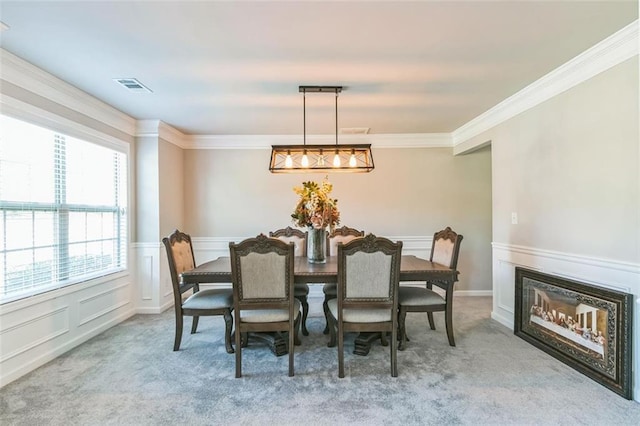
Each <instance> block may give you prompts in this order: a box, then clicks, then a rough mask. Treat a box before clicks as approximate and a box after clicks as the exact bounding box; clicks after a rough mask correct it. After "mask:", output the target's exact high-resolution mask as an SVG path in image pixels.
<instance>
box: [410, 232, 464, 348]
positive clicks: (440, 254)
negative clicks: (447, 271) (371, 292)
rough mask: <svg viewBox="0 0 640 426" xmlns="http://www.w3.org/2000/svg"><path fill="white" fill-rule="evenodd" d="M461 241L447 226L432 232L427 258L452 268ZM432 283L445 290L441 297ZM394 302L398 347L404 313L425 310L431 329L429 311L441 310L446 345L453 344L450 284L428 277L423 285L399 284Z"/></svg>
mask: <svg viewBox="0 0 640 426" xmlns="http://www.w3.org/2000/svg"><path fill="white" fill-rule="evenodd" d="M461 242H462V235H460V234H457V233H456V232H454V231H453V230H451V228H450V227H448V226H447V227H446V228H445V229H443V230H442V231H438V232H436V233H435V234H434V235H433V242H432V244H431V255H430V256H429V260H430V261H431V262H435V263H439V264H441V265H444V266H447V267H449V268H451V269H454V270H455V269H456V268H457V267H458V253H459V252H460V243H461ZM434 285H435V286H438V287H441V288H443V289H444V290H445V295H444V297H442V296H441V295H440V294H439V293H437V292H435V291H434V290H433V286H434ZM398 305H399V314H398V322H399V325H400V337H401V339H402V341H401V343H400V350H404V349H405V346H406V342H407V340H408V339H407V333H406V328H405V322H406V317H407V312H426V313H427V318H428V319H429V327H430V328H431V330H435V329H436V326H435V323H434V322H433V313H434V312H441V311H444V313H445V314H444V316H445V325H446V329H447V337H448V338H449V345H450V346H455V345H456V343H455V340H454V338H453V286H452V285H449V286H448V285H446V284H445V283H442V282H440V281H438V280H430V281H427V283H426V286H425V287H411V286H402V287H400V291H399V293H398Z"/></svg>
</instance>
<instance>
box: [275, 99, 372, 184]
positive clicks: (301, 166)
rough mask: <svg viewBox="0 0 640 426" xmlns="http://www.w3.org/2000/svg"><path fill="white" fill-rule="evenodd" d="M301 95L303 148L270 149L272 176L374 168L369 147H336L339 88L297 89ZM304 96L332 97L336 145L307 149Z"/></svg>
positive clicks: (284, 147) (364, 170) (366, 170)
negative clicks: (334, 108)
mask: <svg viewBox="0 0 640 426" xmlns="http://www.w3.org/2000/svg"><path fill="white" fill-rule="evenodd" d="M298 91H299V92H302V99H303V100H302V117H303V118H302V129H303V133H302V137H303V139H302V141H303V143H302V145H271V162H270V163H269V171H271V173H313V172H322V173H327V172H346V173H366V172H370V171H371V170H373V168H374V164H373V156H372V155H371V144H343V145H339V144H338V93H340V92H342V86H299V87H298ZM307 93H335V96H336V143H335V145H329V144H327V145H307V100H306V98H307Z"/></svg>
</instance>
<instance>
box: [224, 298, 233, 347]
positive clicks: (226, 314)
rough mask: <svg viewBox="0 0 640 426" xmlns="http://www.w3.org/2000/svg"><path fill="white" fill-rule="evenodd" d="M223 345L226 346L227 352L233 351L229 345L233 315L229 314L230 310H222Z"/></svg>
mask: <svg viewBox="0 0 640 426" xmlns="http://www.w3.org/2000/svg"><path fill="white" fill-rule="evenodd" d="M223 316H224V326H225V327H224V345H225V347H226V348H227V353H228V354H232V353H233V352H234V350H233V346H232V345H231V331H232V329H233V317H232V316H231V310H230V309H227V310H225V311H224V314H223Z"/></svg>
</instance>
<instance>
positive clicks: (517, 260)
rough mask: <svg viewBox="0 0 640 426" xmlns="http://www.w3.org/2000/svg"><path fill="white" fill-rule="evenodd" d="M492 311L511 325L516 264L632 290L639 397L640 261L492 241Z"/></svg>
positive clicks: (639, 397) (636, 391)
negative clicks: (582, 254) (619, 259)
mask: <svg viewBox="0 0 640 426" xmlns="http://www.w3.org/2000/svg"><path fill="white" fill-rule="evenodd" d="M492 246H493V312H492V313H491V317H492V318H493V319H494V320H496V321H498V322H500V323H502V324H504V325H505V326H507V327H509V328H511V329H513V326H514V306H515V267H516V266H521V267H525V268H529V269H533V270H536V271H540V272H544V273H547V274H552V275H557V276H560V277H563V278H567V279H571V280H575V281H580V282H584V283H588V284H592V285H596V286H600V287H603V288H607V289H610V290H616V291H620V292H624V293H630V294H633V295H634V296H635V297H634V304H633V306H632V310H633V311H634V315H633V316H634V318H633V325H632V327H633V358H634V360H633V366H634V367H633V369H634V373H633V375H634V377H633V382H634V392H633V394H634V399H635V400H636V401H640V369H639V368H637V362H636V360H637V359H638V355H637V354H639V353H640V315H638V312H640V310H639V308H640V264H637V263H630V262H620V261H616V260H612V259H601V258H594V257H588V256H581V255H576V254H570V253H561V252H556V251H551V250H540V249H536V248H532V247H522V246H516V245H509V244H500V243H493V244H492Z"/></svg>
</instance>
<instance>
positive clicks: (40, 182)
mask: <svg viewBox="0 0 640 426" xmlns="http://www.w3.org/2000/svg"><path fill="white" fill-rule="evenodd" d="M126 178H127V156H126V154H125V153H123V152H119V151H115V150H113V149H110V148H106V147H103V146H100V145H97V144H94V143H91V142H88V141H84V140H81V139H77V138H73V137H69V136H66V135H62V134H59V133H57V132H54V131H52V130H49V129H45V128H42V127H39V126H36V125H33V124H30V123H26V122H23V121H20V120H16V119H14V118H11V117H7V116H2V115H0V279H1V282H0V302H6V301H10V300H16V299H19V298H22V297H26V296H31V295H33V294H37V293H41V292H44V291H49V290H52V289H55V288H59V287H62V286H66V285H70V284H74V283H78V282H82V281H86V280H88V279H91V278H95V277H99V276H103V275H107V274H111V273H114V272H118V271H121V270H124V269H126V267H127V245H128V244H127V217H126V215H127V181H126Z"/></svg>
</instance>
